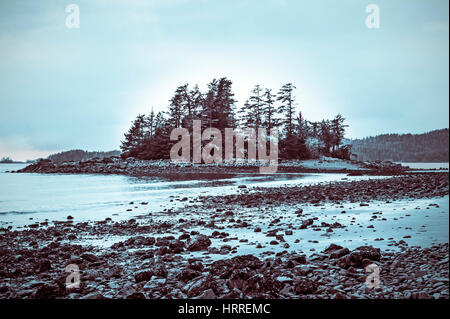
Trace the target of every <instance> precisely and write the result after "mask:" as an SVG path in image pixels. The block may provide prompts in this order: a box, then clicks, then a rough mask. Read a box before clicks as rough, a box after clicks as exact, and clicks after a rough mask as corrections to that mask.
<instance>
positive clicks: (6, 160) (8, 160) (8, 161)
mask: <svg viewBox="0 0 450 319" xmlns="http://www.w3.org/2000/svg"><path fill="white" fill-rule="evenodd" d="M0 163H1V164H11V163H14V161H13V160H12V158H10V157H2V158H1V159H0Z"/></svg>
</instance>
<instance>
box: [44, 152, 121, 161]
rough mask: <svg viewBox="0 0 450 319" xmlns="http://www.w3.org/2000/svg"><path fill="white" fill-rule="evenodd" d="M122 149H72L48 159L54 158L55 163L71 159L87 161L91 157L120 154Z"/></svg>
mask: <svg viewBox="0 0 450 319" xmlns="http://www.w3.org/2000/svg"><path fill="white" fill-rule="evenodd" d="M119 155H120V151H110V152H88V151H83V150H70V151H66V152H61V153H56V154H52V155H50V156H49V157H47V158H48V159H50V160H52V161H53V162H55V163H63V162H70V161H86V160H89V159H91V158H95V157H98V158H105V157H111V156H119Z"/></svg>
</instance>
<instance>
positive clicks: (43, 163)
mask: <svg viewBox="0 0 450 319" xmlns="http://www.w3.org/2000/svg"><path fill="white" fill-rule="evenodd" d="M306 162H307V161H306ZM315 164H316V165H313V166H309V165H305V161H295V160H290V161H282V162H280V163H278V170H277V172H279V173H327V172H333V173H349V174H358V175H359V174H371V175H396V174H402V173H404V172H405V171H406V168H405V167H402V166H401V165H399V164H394V163H391V162H370V163H369V162H367V163H363V162H358V161H345V160H337V159H331V158H325V159H319V160H316V163H315ZM259 168H260V166H259V165H258V164H251V163H232V164H226V163H223V164H193V163H173V162H171V161H170V160H153V161H152V160H149V161H144V160H137V159H135V158H127V159H125V160H123V159H121V158H120V157H117V156H113V157H108V158H104V159H91V160H87V161H80V162H65V163H54V162H52V161H51V160H48V159H43V160H40V161H38V162H37V163H34V164H31V165H29V166H27V167H25V168H23V169H20V170H18V171H16V173H43V174H51V173H63V174H121V175H133V176H154V175H158V176H164V175H180V174H187V173H191V174H199V173H201V174H208V173H258V172H259Z"/></svg>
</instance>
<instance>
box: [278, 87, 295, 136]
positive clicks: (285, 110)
mask: <svg viewBox="0 0 450 319" xmlns="http://www.w3.org/2000/svg"><path fill="white" fill-rule="evenodd" d="M295 88H296V87H295V86H294V85H293V84H292V83H287V84H285V85H283V86H282V87H281V89H280V91H279V92H278V97H277V101H280V102H281V104H280V106H279V108H278V113H279V114H282V115H283V118H282V119H281V124H282V125H284V129H285V133H286V136H290V135H292V134H293V132H294V112H295V105H294V100H295V97H294V95H293V91H294V89H295Z"/></svg>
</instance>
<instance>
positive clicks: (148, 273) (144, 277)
mask: <svg viewBox="0 0 450 319" xmlns="http://www.w3.org/2000/svg"><path fill="white" fill-rule="evenodd" d="M152 276H153V270H151V269H147V270H141V271H139V272H137V273H136V274H135V275H134V279H135V280H136V282H142V281H149V280H150V279H152Z"/></svg>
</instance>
